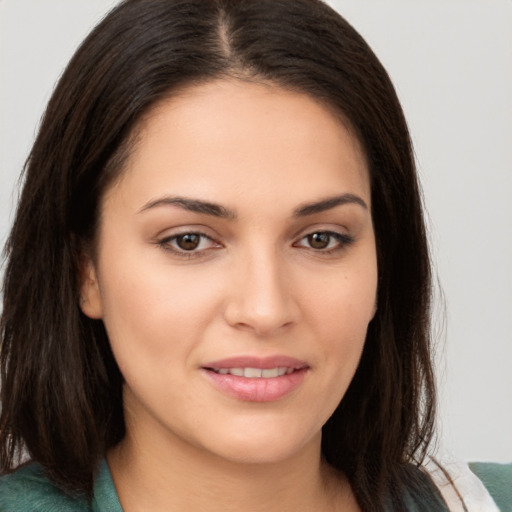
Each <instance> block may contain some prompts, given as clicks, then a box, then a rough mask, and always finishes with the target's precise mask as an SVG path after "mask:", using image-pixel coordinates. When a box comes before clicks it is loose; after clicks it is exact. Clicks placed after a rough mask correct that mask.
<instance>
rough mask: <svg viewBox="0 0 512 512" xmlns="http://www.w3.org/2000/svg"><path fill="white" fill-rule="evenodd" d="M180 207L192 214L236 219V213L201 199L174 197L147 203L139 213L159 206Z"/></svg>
mask: <svg viewBox="0 0 512 512" xmlns="http://www.w3.org/2000/svg"><path fill="white" fill-rule="evenodd" d="M172 205H175V206H180V207H181V208H183V209H184V210H188V211H190V212H195V213H202V214H206V215H212V216H213V217H220V218H223V219H234V218H236V214H235V212H233V211H232V210H229V209H228V208H225V207H224V206H220V205H218V204H215V203H210V202H208V201H201V200H200V199H189V198H186V197H172V196H165V197H161V198H159V199H153V200H151V201H149V202H147V203H146V204H145V205H144V206H143V207H142V208H141V209H140V210H139V213H142V212H144V211H146V210H150V209H152V208H157V207H159V206H172Z"/></svg>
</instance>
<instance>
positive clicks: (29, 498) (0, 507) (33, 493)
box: [0, 460, 123, 512]
mask: <svg viewBox="0 0 512 512" xmlns="http://www.w3.org/2000/svg"><path fill="white" fill-rule="evenodd" d="M0 512H123V509H122V508H121V504H120V503H119V498H118V497H117V493H116V489H115V487H114V482H113V481H112V475H111V474H110V470H109V468H108V465H107V463H106V461H105V460H103V461H102V462H101V464H100V467H99V471H98V474H97V476H96V480H95V482H94V497H93V500H92V503H89V502H88V500H86V499H85V498H72V497H69V496H67V495H65V494H63V493H62V491H61V490H60V489H59V488H58V487H56V486H55V484H54V483H53V482H52V481H51V480H49V479H48V477H47V476H46V475H45V474H44V472H43V470H42V468H41V466H39V465H38V464H28V465H27V466H24V467H22V468H20V469H18V470H17V471H16V472H14V473H12V474H10V475H6V476H3V477H2V478H0Z"/></svg>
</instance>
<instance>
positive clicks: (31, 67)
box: [0, 0, 512, 462]
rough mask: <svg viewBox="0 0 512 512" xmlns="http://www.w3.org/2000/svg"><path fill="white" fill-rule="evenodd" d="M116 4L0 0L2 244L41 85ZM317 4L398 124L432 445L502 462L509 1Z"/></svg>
mask: <svg viewBox="0 0 512 512" xmlns="http://www.w3.org/2000/svg"><path fill="white" fill-rule="evenodd" d="M115 3H116V1H115V0H0V243H2V244H3V242H4V241H5V238H6V236H7V232H8V229H9V225H10V222H11V220H12V208H13V204H14V203H15V198H16V194H17V191H16V189H15V184H16V180H17V176H18V174H19V171H20V169H21V167H22V165H23V162H24V159H25V158H26V156H27V153H28V151H29V148H30V146H31V143H32V141H33V138H34V135H35V133H36V129H37V125H38V123H39V119H40V117H41V114H42V112H43V109H44V106H45V104H46V102H47V100H48V99H49V96H50V94H51V90H52V88H53V85H54V83H55V81H56V80H57V79H58V77H59V75H60V73H61V72H62V69H63V67H64V66H65V65H66V63H67V61H68V59H69V58H70V57H71V55H72V53H73V51H74V49H75V47H76V45H77V44H78V43H79V42H80V41H81V40H82V39H83V37H84V36H85V35H86V34H87V32H88V31H89V30H90V29H91V28H92V26H93V25H94V24H95V23H96V22H97V21H98V20H99V19H100V18H101V17H102V16H103V15H104V13H105V12H106V11H107V10H108V9H109V8H110V7H111V6H113V5H115ZM329 3H330V4H331V5H332V6H334V7H335V8H336V9H338V10H339V11H340V12H341V13H342V14H343V15H344V16H345V17H346V18H347V19H348V20H349V21H350V22H351V23H352V24H353V25H354V26H355V27H356V28H357V29H358V30H359V31H360V32H361V34H362V35H363V36H364V37H365V38H366V39H367V41H368V42H369V43H370V45H371V46H372V47H373V49H374V50H375V52H376V53H377V55H378V56H379V57H380V59H381V60H382V62H383V64H384V65H385V67H386V68H387V69H388V71H389V73H390V75H391V78H392V79H393V81H394V83H395V85H396V87H397V90H398V94H399V96H400V98H401V100H402V103H403V106H404V109H405V113H406V116H407V118H408V120H409V123H410V127H411V131H412V135H413V140H414V144H415V148H416V154H417V159H418V164H419V169H420V173H421V178H422V182H423V188H424V192H425V199H426V204H427V209H428V215H429V229H430V236H431V242H432V246H433V257H434V263H435V266H436V269H437V273H438V276H439V280H440V283H441V288H442V292H441V288H440V289H439V290H438V298H437V301H436V316H435V324H436V326H437V335H436V339H437V340H438V353H437V357H438V375H439V383H440V390H441V404H440V426H441V429H440V432H441V436H440V441H441V443H440V444H441V446H442V449H443V451H445V452H447V453H448V454H450V455H451V456H454V457H456V458H459V459H462V460H495V461H502V462H507V461H512V263H511V262H512V200H511V195H512V172H511V171H512V140H511V137H512V2H511V1H510V0H493V1H492V2H489V1H488V0H428V1H427V0H423V1H414V2H411V1H410V0H331V2H329ZM443 295H444V300H442V298H441V297H442V296H443ZM444 305H445V306H446V311H444V307H445V306H444Z"/></svg>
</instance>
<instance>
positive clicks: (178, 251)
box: [156, 230, 354, 259]
mask: <svg viewBox="0 0 512 512" xmlns="http://www.w3.org/2000/svg"><path fill="white" fill-rule="evenodd" d="M187 235H189V236H190V235H191V236H198V237H200V238H201V241H200V242H199V244H201V243H202V241H204V240H208V241H210V242H212V243H213V244H215V245H216V246H215V245H214V246H213V247H208V248H205V249H197V248H196V249H192V250H190V251H187V250H185V249H182V248H176V247H173V246H172V245H171V244H173V243H175V242H176V240H177V239H178V238H180V237H185V236H187ZM314 235H327V236H328V237H329V244H330V243H331V241H332V239H334V240H335V241H336V242H337V244H336V245H335V246H334V247H330V248H327V249H316V248H314V247H311V246H309V247H307V246H303V245H299V242H302V241H303V240H307V239H308V237H311V236H314ZM299 242H296V243H294V244H293V245H294V247H299V248H303V249H311V250H313V252H315V253H317V254H321V255H330V254H334V253H337V252H340V251H343V250H344V249H346V248H347V247H348V246H350V245H351V244H352V243H353V242H354V238H353V237H351V236H349V235H345V234H342V233H337V232H336V231H328V230H324V231H322V230H318V231H312V232H311V233H307V234H306V235H304V236H302V237H301V238H300V239H299ZM156 245H157V246H159V247H160V248H162V249H163V250H164V251H168V252H171V253H172V254H174V255H176V256H178V257H181V258H189V259H190V258H197V257H201V256H203V255H204V252H205V251H208V250H210V249H216V248H220V247H222V245H221V244H219V243H218V242H215V240H214V239H213V238H211V237H210V236H208V235H206V234H204V233H201V232H196V231H186V232H183V233H178V234H176V235H172V236H167V237H165V238H162V239H161V240H158V241H157V242H156Z"/></svg>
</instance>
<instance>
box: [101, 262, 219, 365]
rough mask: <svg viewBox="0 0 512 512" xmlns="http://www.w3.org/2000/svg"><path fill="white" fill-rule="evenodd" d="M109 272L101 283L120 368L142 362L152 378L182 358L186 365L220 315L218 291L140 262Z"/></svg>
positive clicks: (179, 272) (106, 321)
mask: <svg viewBox="0 0 512 512" xmlns="http://www.w3.org/2000/svg"><path fill="white" fill-rule="evenodd" d="M105 268H107V266H105ZM108 268H109V272H108V273H105V276H104V277H105V278H104V279H103V280H102V281H101V282H102V289H101V295H102V302H103V312H104V313H103V321H104V324H105V327H106V329H107V333H108V336H109V339H110V343H111V345H112V349H113V351H114V354H115V356H116V359H117V361H118V364H119V366H120V367H122V366H124V365H130V364H131V365H133V361H137V364H138V365H145V366H147V368H146V370H148V371H150V372H151V371H154V370H152V369H151V368H158V367H168V366H169V365H172V364H174V365H175V364H176V361H177V357H178V356H179V357H180V358H181V360H182V361H183V357H186V356H187V354H188V353H189V352H190V351H192V350H193V348H194V346H195V345H197V344H198V343H199V342H200V332H201V330H202V327H203V326H204V325H205V323H207V322H209V321H210V320H211V317H212V316H213V315H214V314H215V310H216V307H217V304H218V300H217V299H218V297H217V292H216V290H219V287H218V286H215V283H212V282H206V283H205V279H202V278H201V276H200V275H197V274H198V272H196V273H195V274H194V273H191V272H184V271H183V270H180V269H175V268H172V267H170V266H169V267H167V268H165V267H164V268H162V267H161V266H157V265H152V264H143V263H141V261H140V259H138V258H134V261H133V262H132V261H128V260H127V259H122V260H120V261H117V264H116V265H108ZM155 362H157V363H159V364H158V365H155V364H154V363H155ZM161 363H164V364H163V365H162V364H161Z"/></svg>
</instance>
